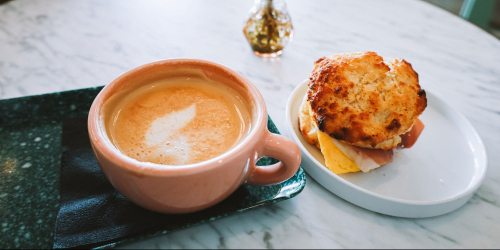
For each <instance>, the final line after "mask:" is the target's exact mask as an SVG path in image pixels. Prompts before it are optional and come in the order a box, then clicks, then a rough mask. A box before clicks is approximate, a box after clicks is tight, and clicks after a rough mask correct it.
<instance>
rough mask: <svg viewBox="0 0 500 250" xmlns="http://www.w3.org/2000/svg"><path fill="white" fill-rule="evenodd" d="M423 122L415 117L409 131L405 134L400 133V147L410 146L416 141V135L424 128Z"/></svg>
mask: <svg viewBox="0 0 500 250" xmlns="http://www.w3.org/2000/svg"><path fill="white" fill-rule="evenodd" d="M424 127H425V126H424V123H423V122H422V121H421V120H420V119H418V118H417V120H416V121H415V124H413V127H412V128H411V130H410V131H408V132H406V134H404V135H401V145H400V146H401V147H402V148H411V147H413V145H414V144H415V142H417V139H418V137H419V136H420V134H421V133H422V130H424Z"/></svg>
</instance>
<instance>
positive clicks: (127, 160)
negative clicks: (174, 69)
mask: <svg viewBox="0 0 500 250" xmlns="http://www.w3.org/2000/svg"><path fill="white" fill-rule="evenodd" d="M179 63H198V64H203V65H208V66H210V67H216V68H219V69H222V70H223V71H225V72H226V73H228V74H229V75H231V76H233V77H235V78H236V80H237V81H239V82H240V83H242V84H243V85H244V88H245V89H246V91H247V93H248V95H249V97H250V98H252V99H253V101H254V103H255V104H253V103H252V102H251V103H250V105H251V106H252V108H253V109H252V111H251V113H255V112H256V114H257V115H256V117H257V121H256V122H255V123H254V124H255V126H253V127H252V128H251V130H250V133H249V134H248V135H247V136H246V137H245V138H244V139H243V140H242V141H240V142H239V143H238V144H237V145H236V146H234V147H233V148H231V149H230V150H228V151H226V152H224V153H223V154H220V155H218V156H216V157H214V158H211V159H208V160H205V161H202V162H197V163H192V164H185V165H166V164H157V163H152V162H142V161H139V160H136V159H134V158H132V157H129V156H127V155H125V154H123V153H122V152H120V151H119V150H118V149H117V148H116V146H114V145H113V144H112V143H111V140H110V138H109V136H108V135H107V133H105V132H104V131H103V128H102V126H101V125H100V123H101V115H100V114H101V110H102V107H103V106H104V104H105V102H106V101H107V100H108V99H109V98H110V97H111V96H113V94H111V95H110V96H109V97H108V98H107V99H106V100H104V96H105V95H106V94H107V93H108V92H109V91H110V90H111V89H112V87H113V86H114V85H116V84H119V83H120V82H122V81H123V80H126V79H127V77H129V76H131V75H133V74H135V73H137V72H138V71H143V70H145V69H148V68H150V67H154V66H157V65H161V64H165V65H166V66H167V67H168V65H171V64H179ZM265 123H267V112H266V105H265V102H264V98H263V97H262V95H261V94H260V92H259V91H258V89H257V88H256V87H255V86H254V85H253V84H252V83H251V82H250V81H249V80H248V79H246V78H245V77H244V76H243V75H241V74H240V73H239V72H237V71H235V70H233V69H231V68H229V67H227V66H225V65H222V64H219V63H215V62H211V61H207V60H201V59H192V58H175V59H165V60H159V61H155V62H151V63H147V64H144V65H141V66H138V67H135V68H133V69H131V70H128V71H126V72H125V73H123V74H121V75H120V76H118V77H117V78H115V79H114V80H113V81H111V82H110V83H108V84H107V85H106V86H105V87H104V88H103V89H102V90H101V91H100V92H99V94H98V95H97V96H96V98H95V99H94V101H93V102H92V105H91V107H90V111H89V115H88V124H87V126H88V132H89V137H90V141H91V145H92V147H93V149H94V150H98V151H100V152H101V154H102V155H104V156H105V158H107V160H109V161H112V162H113V163H115V165H116V166H119V167H121V168H124V169H126V170H128V171H130V172H131V173H133V174H137V175H138V176H144V175H151V176H164V175H168V176H171V175H184V174H192V173H195V172H201V171H208V170H210V169H213V168H216V167H218V166H219V165H222V164H224V163H225V162H227V161H231V160H232V159H233V158H235V157H237V155H238V152H241V151H242V149H243V148H245V147H249V146H250V147H251V146H253V144H255V143H253V142H255V141H256V140H259V139H260V137H261V135H260V134H259V132H265V131H263V129H265V130H267V126H266V124H265ZM255 160H257V159H255ZM248 164H250V163H248Z"/></svg>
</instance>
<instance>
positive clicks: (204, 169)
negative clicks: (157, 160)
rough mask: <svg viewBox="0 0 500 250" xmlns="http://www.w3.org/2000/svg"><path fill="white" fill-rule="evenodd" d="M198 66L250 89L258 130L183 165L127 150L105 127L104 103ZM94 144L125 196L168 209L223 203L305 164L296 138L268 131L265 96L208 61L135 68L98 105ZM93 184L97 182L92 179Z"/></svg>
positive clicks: (91, 122)
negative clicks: (267, 160) (268, 161)
mask: <svg viewBox="0 0 500 250" xmlns="http://www.w3.org/2000/svg"><path fill="white" fill-rule="evenodd" d="M186 68H194V69H197V70H202V72H203V73H204V74H205V75H206V76H207V77H208V78H210V79H212V80H215V81H218V82H220V83H223V84H226V85H228V86H231V85H235V84H237V85H239V86H241V87H243V89H244V90H245V91H246V92H247V96H248V97H249V101H250V105H251V107H252V110H251V116H252V124H251V125H252V128H251V130H250V132H249V134H248V135H247V136H246V137H245V138H244V139H243V140H242V141H241V142H240V143H239V144H238V145H236V146H235V147H233V148H232V149H230V150H229V151H227V152H225V153H224V154H222V155H219V156H217V157H215V158H212V159H210V160H207V161H203V162H199V163H195V164H189V165H180V166H170V165H159V164H154V163H149V162H140V161H137V160H135V159H132V158H130V157H128V156H126V155H124V154H123V153H121V152H120V151H119V150H118V149H117V148H116V147H115V146H114V144H113V143H112V142H111V141H110V139H109V137H108V136H107V134H106V129H105V127H104V122H103V118H102V117H103V115H102V114H101V111H102V107H103V105H104V103H105V102H106V100H108V99H109V98H110V97H112V96H113V95H114V94H116V93H118V92H119V91H122V90H124V89H128V90H130V89H132V90H133V89H134V88H139V87H140V86H142V85H143V84H147V83H149V82H151V80H153V79H159V78H162V77H163V76H164V75H166V74H167V73H168V74H171V73H172V72H181V71H182V69H186ZM88 131H89V136H90V141H91V144H92V148H93V150H94V153H95V156H96V158H97V161H98V163H99V166H100V167H101V169H102V171H103V173H104V174H105V175H106V177H107V178H108V180H109V181H110V182H111V184H112V185H113V186H114V187H115V188H116V189H117V190H118V191H119V192H120V193H121V194H123V195H124V196H125V197H127V198H128V199H129V200H131V201H132V202H134V203H135V204H137V205H139V206H142V207H144V208H146V209H150V210H153V211H157V212H162V213H189V212H195V211H199V210H202V209H205V208H208V207H210V206H213V205H215V204H217V203H218V202H220V201H222V200H224V199H225V198H226V197H228V196H229V195H230V194H231V193H233V192H234V191H235V190H236V189H237V188H238V187H239V186H241V185H242V184H245V183H246V184H250V185H268V184H273V183H279V182H283V181H285V180H286V179H288V178H290V177H292V176H293V175H294V174H295V173H296V172H297V170H298V168H299V165H300V150H299V148H298V147H297V145H296V144H295V143H293V142H292V141H291V140H290V139H288V138H286V137H284V136H281V135H276V134H272V133H270V132H269V131H268V130H267V111H266V106H265V103H264V99H263V98H262V96H261V94H260V93H259V91H258V90H257V88H255V86H253V85H252V84H251V83H250V82H249V81H248V80H247V79H245V78H244V77H243V76H241V75H240V74H238V73H237V72H235V71H233V70H231V69H229V68H227V67H225V66H222V65H219V64H216V63H213V62H208V61H203V60H195V59H171V60H164V61H158V62H154V63H150V64H146V65H144V66H141V67H138V68H135V69H133V70H130V71H128V72H126V73H124V74H123V75H121V76H119V77H118V78H116V79H115V80H114V81H112V82H111V83H110V84H108V85H107V86H106V87H105V88H104V89H103V90H102V91H101V92H100V93H99V95H97V97H96V99H95V100H94V102H93V103H92V107H91V108H90V112H89V119H88ZM263 156H269V157H273V158H276V159H278V160H280V162H278V163H276V164H274V165H271V166H264V167H262V166H256V165H255V163H256V162H257V160H258V159H259V158H261V157H263ZM89 185H92V184H91V183H89Z"/></svg>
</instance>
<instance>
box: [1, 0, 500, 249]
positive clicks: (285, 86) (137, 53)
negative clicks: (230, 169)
mask: <svg viewBox="0 0 500 250" xmlns="http://www.w3.org/2000/svg"><path fill="white" fill-rule="evenodd" d="M287 4H288V10H289V12H290V15H291V17H292V22H293V25H294V27H295V37H294V40H293V42H292V43H291V44H289V45H288V47H286V48H285V50H284V52H283V55H282V56H281V57H280V58H275V59H262V58H259V57H257V56H255V55H254V54H253V53H252V52H251V50H250V47H249V46H248V44H247V42H246V40H245V38H244V36H243V33H242V25H243V21H244V20H245V18H246V17H247V12H248V10H249V8H250V7H251V6H252V5H253V2H252V1H251V0H247V1H201V0H199V1H153V0H148V1H139V0H135V1H118V0H112V1H99V0H89V1H64V0H53V1H35V0H23V1H20V0H16V1H10V2H7V3H4V4H2V5H0V98H1V99H5V98H13V97H20V96H26V95H34V94H42V93H49V92H55V91H63V90H70V89H78V88H85V87H91V86H98V85H105V84H106V83H108V82H110V81H111V80H112V79H114V78H115V77H116V76H118V75H119V74H121V73H123V72H125V71H127V70H129V69H132V68H134V67H137V66H139V65H142V64H145V63H148V62H151V61H156V60H160V59H166V58H178V57H184V58H199V59H205V60H211V61H215V62H218V63H221V64H224V65H227V66H229V67H231V68H233V69H235V70H237V71H239V72H241V73H242V74H243V75H245V76H246V77H247V78H249V79H250V81H251V82H253V83H254V84H255V85H256V86H257V87H258V89H259V90H260V91H261V93H262V95H263V96H264V99H265V101H266V104H267V108H268V112H269V114H270V115H271V117H272V118H273V120H274V121H275V122H276V125H277V127H278V128H279V129H280V130H282V131H283V130H284V117H285V104H286V101H287V99H288V96H289V94H290V93H291V91H292V90H293V88H294V87H295V86H296V85H297V84H299V83H300V82H301V81H302V80H303V79H305V78H307V77H308V75H309V73H310V71H311V68H312V65H313V62H314V61H315V60H317V59H318V58H320V57H322V56H325V55H330V54H333V53H339V52H354V51H361V50H371V51H376V52H377V53H379V54H381V55H383V56H392V57H401V58H405V59H406V60H407V61H409V62H411V63H412V65H413V67H414V69H415V70H416V71H417V72H418V73H419V77H420V83H421V85H422V87H423V88H425V89H426V90H430V91H432V92H433V93H437V94H438V95H439V96H441V97H442V98H443V99H444V100H445V101H446V102H447V103H449V104H451V105H453V106H454V107H455V108H456V109H457V110H459V111H460V112H462V113H463V114H464V115H465V116H466V117H467V118H468V119H469V120H470V121H471V122H472V124H473V125H474V126H475V127H476V129H477V130H478V132H479V134H480V135H481V136H482V138H483V140H484V143H485V145H486V149H487V151H488V162H489V167H488V173H487V177H486V179H485V181H484V184H483V185H482V186H481V188H479V190H478V192H477V193H476V194H475V195H474V197H473V198H472V199H471V200H470V201H469V202H468V203H467V204H466V205H465V206H463V207H462V208H460V209H458V210H456V211H454V212H452V213H449V214H446V215H443V216H439V217H434V218H427V219H403V218H395V217H390V216H385V215H381V214H377V213H374V212H371V211H368V210H365V209H363V208H360V207H357V206H355V205H352V204H350V203H348V202H346V201H344V200H342V199H340V198H339V197H337V196H335V195H334V194H332V193H330V192H329V191H327V190H326V189H325V188H323V187H322V186H321V185H319V184H318V183H317V182H316V181H314V180H313V179H312V178H310V177H309V176H308V179H307V185H306V187H305V189H304V191H303V192H302V193H301V194H300V195H298V196H297V197H296V198H293V199H291V200H288V201H284V202H281V203H277V204H274V205H271V206H266V207H263V208H258V209H255V210H252V211H248V212H245V213H242V214H239V215H235V216H232V217H227V218H224V219H221V220H217V221H213V222H209V223H206V224H203V225H199V226H195V227H192V228H188V229H184V230H181V231H177V232H174V233H170V234H167V235H164V236H159V237H156V238H151V239H148V240H145V241H142V242H137V243H134V244H131V245H126V246H123V247H124V248H500V163H499V162H500V152H499V149H500V97H499V96H500V41H499V40H498V39H496V38H495V37H493V36H491V35H489V34H488V33H486V32H484V31H483V30H481V29H479V28H477V27H475V26H474V25H472V24H470V23H468V22H466V21H464V20H462V19H461V18H459V17H457V16H454V15H452V14H450V13H448V12H446V11H444V10H441V9H438V8H436V7H434V6H432V5H430V4H427V3H425V2H421V1H328V0H321V1H320V0H317V1H300V0H289V1H287ZM0 143H1V142H0Z"/></svg>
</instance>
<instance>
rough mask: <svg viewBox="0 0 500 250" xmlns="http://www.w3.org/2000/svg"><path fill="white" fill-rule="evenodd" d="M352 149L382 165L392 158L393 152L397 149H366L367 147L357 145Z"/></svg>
mask: <svg viewBox="0 0 500 250" xmlns="http://www.w3.org/2000/svg"><path fill="white" fill-rule="evenodd" d="M353 148H354V150H356V151H357V152H358V154H362V155H364V156H365V157H368V158H370V159H372V160H373V161H374V162H375V163H377V164H378V165H380V166H382V165H385V164H388V163H391V162H392V159H393V158H394V154H395V152H394V151H396V150H397V149H393V148H391V149H388V150H383V149H368V148H359V147H353Z"/></svg>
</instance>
